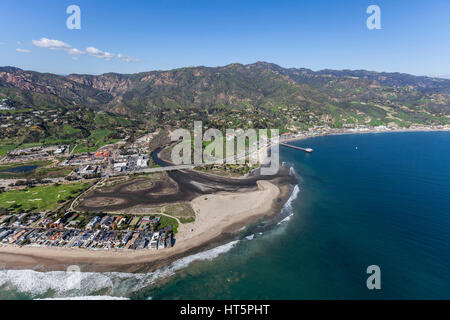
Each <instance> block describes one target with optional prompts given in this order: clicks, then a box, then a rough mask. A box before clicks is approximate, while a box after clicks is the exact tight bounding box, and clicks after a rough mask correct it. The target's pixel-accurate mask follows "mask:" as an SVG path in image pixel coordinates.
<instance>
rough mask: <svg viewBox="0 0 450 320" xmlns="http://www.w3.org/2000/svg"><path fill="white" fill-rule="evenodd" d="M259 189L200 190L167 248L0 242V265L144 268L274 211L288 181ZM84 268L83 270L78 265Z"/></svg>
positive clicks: (207, 245) (205, 244) (284, 195)
mask: <svg viewBox="0 0 450 320" xmlns="http://www.w3.org/2000/svg"><path fill="white" fill-rule="evenodd" d="M257 185H258V190H256V191H247V192H233V193H218V194H211V195H202V196H199V197H197V198H195V199H194V200H192V202H191V204H192V207H193V209H194V211H195V215H196V219H195V222H193V223H189V224H181V225H180V226H179V228H178V230H179V232H178V234H177V235H176V237H175V238H176V244H175V246H174V247H172V248H166V249H160V250H147V249H145V250H136V251H134V250H86V249H66V248H48V247H43V248H41V247H39V248H38V247H16V246H2V247H0V265H1V266H3V267H4V268H5V269H34V270H65V269H66V268H67V266H69V265H83V266H86V267H88V269H89V271H102V272H103V271H128V272H138V271H143V270H145V271H149V270H153V269H157V268H160V267H162V266H164V265H167V264H168V263H170V262H171V261H174V260H176V259H179V258H181V257H183V256H187V255H190V254H193V253H195V252H198V251H201V250H206V249H209V248H211V246H213V245H217V244H218V243H219V242H220V241H222V242H223V240H224V236H226V234H228V235H229V234H230V233H232V232H235V231H237V230H239V229H240V228H242V227H243V226H246V225H248V224H249V223H252V222H256V221H258V220H260V219H262V218H263V217H268V216H273V215H274V214H276V213H277V212H278V210H279V209H280V208H281V205H282V203H283V202H282V201H281V198H286V199H287V197H288V196H289V186H288V185H280V186H276V185H275V184H273V183H271V182H269V181H258V182H257ZM82 270H83V271H85V270H84V269H83V268H82Z"/></svg>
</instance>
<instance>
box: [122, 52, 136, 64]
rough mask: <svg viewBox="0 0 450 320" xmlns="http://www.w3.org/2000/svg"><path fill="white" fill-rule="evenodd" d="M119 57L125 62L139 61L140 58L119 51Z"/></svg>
mask: <svg viewBox="0 0 450 320" xmlns="http://www.w3.org/2000/svg"><path fill="white" fill-rule="evenodd" d="M117 58H119V59H120V60H123V61H125V62H139V59H137V58H133V57H128V56H124V55H123V54H121V53H119V54H118V55H117Z"/></svg>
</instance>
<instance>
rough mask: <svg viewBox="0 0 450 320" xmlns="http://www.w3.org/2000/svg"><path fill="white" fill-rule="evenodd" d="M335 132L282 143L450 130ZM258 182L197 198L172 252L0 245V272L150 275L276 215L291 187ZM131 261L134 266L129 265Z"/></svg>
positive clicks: (306, 136) (289, 193)
mask: <svg viewBox="0 0 450 320" xmlns="http://www.w3.org/2000/svg"><path fill="white" fill-rule="evenodd" d="M337 130H338V131H332V132H321V133H317V134H310V135H303V136H297V137H293V138H289V139H284V140H283V142H289V141H300V140H305V139H309V138H315V137H321V136H330V135H347V134H370V133H372V134H373V133H399V132H436V131H450V128H447V127H446V128H439V129H438V128H428V127H424V128H413V129H405V128H403V129H398V130H375V129H368V130H363V131H355V130H352V129H337ZM257 184H258V190H257V191H243V192H242V191H241V192H239V191H238V192H219V193H216V194H209V195H201V196H198V197H197V198H195V199H193V200H192V201H191V204H192V207H193V209H194V211H195V214H196V220H195V221H194V222H193V223H189V224H180V225H179V232H178V234H177V237H176V244H175V246H174V247H172V248H166V249H160V250H138V251H132V250H129V251H125V250H111V249H108V250H86V249H78V248H76V249H69V248H54V247H28V246H25V247H17V246H13V245H0V268H2V269H7V270H20V269H31V270H36V271H54V270H66V268H67V266H69V265H74V264H78V265H80V266H82V267H81V269H82V271H83V272H107V271H108V272H113V271H119V272H149V271H154V270H156V269H159V268H161V267H164V266H167V265H169V264H170V263H172V262H174V261H176V260H178V259H181V258H183V257H186V256H190V255H193V254H196V253H199V252H202V251H206V250H209V249H212V248H215V247H217V246H219V245H222V244H224V243H226V242H227V241H230V240H233V239H236V232H237V231H239V230H240V229H242V228H243V227H246V226H248V225H249V224H252V223H255V222H257V221H260V220H262V219H265V218H271V219H273V218H274V217H276V216H277V215H278V214H279V213H280V210H281V208H282V206H283V205H284V204H285V202H286V201H287V199H288V198H289V197H290V195H291V193H292V190H291V188H290V186H289V185H282V184H279V183H274V182H273V181H265V180H259V181H258V182H257ZM286 187H287V188H286ZM233 204H234V205H233ZM208 212H213V215H212V216H211V214H208ZM214 213H215V215H214ZM130 260H131V261H133V263H130V262H129V261H130Z"/></svg>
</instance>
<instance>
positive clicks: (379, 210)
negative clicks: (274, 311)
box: [0, 132, 450, 299]
mask: <svg viewBox="0 0 450 320" xmlns="http://www.w3.org/2000/svg"><path fill="white" fill-rule="evenodd" d="M291 143H292V144H294V145H298V146H303V147H311V148H313V149H314V152H313V153H312V154H307V153H303V152H300V151H297V150H294V149H288V148H285V147H281V160H282V161H283V162H285V163H286V164H288V165H291V166H292V168H293V170H295V173H296V174H297V175H298V176H299V177H300V179H299V180H300V182H299V184H298V185H297V186H295V187H293V193H292V196H291V198H290V199H289V201H288V202H287V203H286V205H285V206H284V208H283V209H282V213H281V214H282V219H281V221H280V222H279V223H278V224H276V225H275V226H270V227H265V223H264V222H261V223H258V224H256V225H253V226H250V227H248V228H246V229H244V230H241V231H240V234H241V237H240V240H235V241H232V242H229V243H227V244H224V245H222V246H220V247H217V248H215V249H212V250H208V251H205V252H201V253H198V254H195V255H193V256H189V257H185V258H183V259H180V260H178V261H175V262H174V263H172V264H171V265H170V266H167V267H165V268H163V269H161V270H157V271H155V272H151V273H147V274H129V273H113V272H111V273H83V274H82V276H81V287H80V288H76V289H68V288H67V285H66V282H67V277H68V276H67V274H66V273H65V272H44V273H42V272H35V271H31V270H21V271H8V270H0V299H44V298H69V297H85V298H86V297H91V298H97V299H109V298H117V299H123V298H125V299H449V298H450V132H408V133H376V134H352V135H340V136H327V137H315V138H310V139H307V140H301V141H296V142H291ZM371 265H376V266H379V268H380V275H381V276H380V283H381V289H379V290H376V289H375V290H369V289H368V288H367V286H366V280H367V278H368V277H369V274H367V272H366V270H367V267H368V266H371Z"/></svg>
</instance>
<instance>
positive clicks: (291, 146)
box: [280, 142, 314, 153]
mask: <svg viewBox="0 0 450 320" xmlns="http://www.w3.org/2000/svg"><path fill="white" fill-rule="evenodd" d="M280 145H282V146H285V147H288V148H292V149H297V150H301V151H304V152H307V153H311V152H313V151H314V150H313V149H311V148H302V147H297V146H293V145H291V144H287V143H283V142H280Z"/></svg>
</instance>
